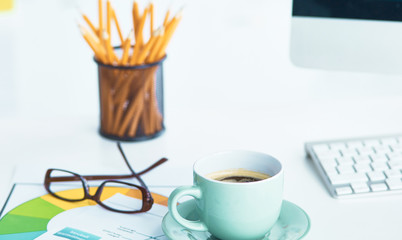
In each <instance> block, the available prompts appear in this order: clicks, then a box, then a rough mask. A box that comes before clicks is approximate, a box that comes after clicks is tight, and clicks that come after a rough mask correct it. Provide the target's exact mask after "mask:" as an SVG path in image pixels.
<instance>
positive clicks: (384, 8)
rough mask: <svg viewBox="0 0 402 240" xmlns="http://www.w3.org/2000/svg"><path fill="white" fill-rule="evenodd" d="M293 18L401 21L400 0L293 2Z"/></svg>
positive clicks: (305, 0) (318, 0)
mask: <svg viewBox="0 0 402 240" xmlns="http://www.w3.org/2000/svg"><path fill="white" fill-rule="evenodd" d="M293 16H304V17H329V18H350V19H368V20H388V21H402V0H294V1H293Z"/></svg>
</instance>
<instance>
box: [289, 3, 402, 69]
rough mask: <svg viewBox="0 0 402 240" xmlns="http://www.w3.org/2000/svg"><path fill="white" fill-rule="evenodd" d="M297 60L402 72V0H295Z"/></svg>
mask: <svg viewBox="0 0 402 240" xmlns="http://www.w3.org/2000/svg"><path fill="white" fill-rule="evenodd" d="M291 24H292V26H291V40H290V58H291V61H292V62H293V63H294V64H295V65H297V66H302V67H311V68H322V69H331V70H350V71H364V72H377V73H397V74H400V73H402V0H293V11H292V23H291Z"/></svg>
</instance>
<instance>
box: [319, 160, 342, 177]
mask: <svg viewBox="0 0 402 240" xmlns="http://www.w3.org/2000/svg"><path fill="white" fill-rule="evenodd" d="M321 166H322V168H324V171H325V172H326V173H327V174H328V175H335V174H338V170H336V167H335V166H333V165H328V164H322V163H321Z"/></svg>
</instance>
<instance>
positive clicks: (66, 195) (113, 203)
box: [44, 142, 167, 213]
mask: <svg viewBox="0 0 402 240" xmlns="http://www.w3.org/2000/svg"><path fill="white" fill-rule="evenodd" d="M117 147H118V149H119V151H120V153H121V155H122V156H123V159H124V162H125V163H126V165H127V167H128V169H129V170H130V172H131V174H128V175H95V176H82V175H80V174H77V173H74V172H71V171H67V170H63V169H56V168H51V169H48V170H47V172H46V176H45V183H44V184H45V189H46V190H47V192H48V193H50V194H51V195H52V196H54V197H56V198H58V199H61V200H64V201H68V202H78V201H83V200H86V199H90V200H93V201H95V202H96V203H98V204H99V205H100V206H102V207H104V208H106V209H108V210H111V211H114V212H120V213H140V212H146V211H148V210H150V209H151V208H152V205H153V203H154V200H153V198H152V195H151V193H150V192H149V190H148V187H147V186H146V184H145V183H144V181H143V180H142V179H141V177H140V176H141V175H143V174H145V173H147V172H149V171H150V170H152V169H154V168H155V167H157V166H159V165H161V164H162V163H164V162H166V161H167V159H166V158H162V159H160V160H159V161H157V162H156V163H154V164H152V165H151V166H149V167H148V168H146V169H145V170H143V171H141V172H139V173H138V174H137V173H135V171H134V170H133V168H132V167H131V165H130V163H129V162H128V160H127V158H126V155H125V154H124V152H123V149H122V148H121V145H120V142H118V143H117ZM128 178H136V179H137V180H138V182H139V183H140V185H136V184H132V183H127V182H123V181H118V180H116V179H128ZM111 179H113V180H111ZM90 180H106V181H104V182H102V183H101V184H100V185H99V187H97V190H96V192H95V193H94V194H93V195H91V187H90V186H89V184H88V181H90ZM72 182H80V183H81V184H80V186H81V188H79V189H76V185H74V186H75V188H74V189H73V187H72V186H73V185H71V183H72ZM138 199H142V201H139V200H138Z"/></svg>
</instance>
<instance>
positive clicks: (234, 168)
mask: <svg viewBox="0 0 402 240" xmlns="http://www.w3.org/2000/svg"><path fill="white" fill-rule="evenodd" d="M250 171H251V172H257V173H260V174H266V175H269V176H270V177H269V178H266V179H262V180H258V181H252V180H255V179H252V178H253V177H252V178H248V179H251V180H250V182H225V181H221V180H220V179H219V177H223V178H227V179H237V180H238V179H240V178H235V177H234V176H229V175H236V174H238V173H240V174H238V175H242V174H243V173H248V172H250ZM193 175H194V185H193V186H183V187H179V188H177V189H175V190H174V191H173V192H172V194H171V195H170V196H169V203H168V206H169V211H170V213H171V215H172V217H173V218H174V219H175V220H176V221H177V222H178V223H179V224H181V225H182V226H183V227H185V228H188V229H191V230H195V231H209V232H210V233H211V234H212V235H214V236H215V237H217V238H219V239H222V240H251V239H262V238H264V236H266V235H267V234H268V233H269V231H270V229H271V227H272V226H273V225H274V224H275V222H276V221H277V219H278V217H279V213H280V211H281V205H282V196H283V169H282V164H281V163H280V162H279V161H278V160H277V159H275V158H273V157H271V156H269V155H267V154H264V153H258V152H252V151H242V150H236V151H228V152H221V153H216V154H213V155H211V156H207V157H204V158H202V159H199V160H198V161H196V162H195V164H194V167H193ZM256 176H258V174H257V175H256ZM241 177H242V176H241ZM245 179H247V178H245ZM241 181H243V180H241ZM183 196H192V197H194V198H195V201H196V206H197V209H196V210H197V212H198V214H199V216H200V219H201V220H200V221H189V220H187V219H184V218H183V217H182V216H180V214H179V212H178V211H177V204H178V201H179V199H180V198H182V197H183Z"/></svg>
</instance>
